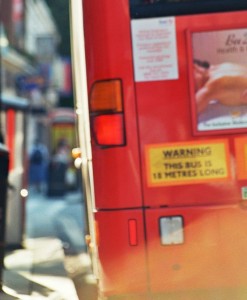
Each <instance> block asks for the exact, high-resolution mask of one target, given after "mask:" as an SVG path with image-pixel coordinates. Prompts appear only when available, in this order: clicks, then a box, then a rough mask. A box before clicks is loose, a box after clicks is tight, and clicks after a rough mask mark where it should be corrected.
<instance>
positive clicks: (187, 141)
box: [71, 0, 247, 300]
mask: <svg viewBox="0 0 247 300" xmlns="http://www.w3.org/2000/svg"><path fill="white" fill-rule="evenodd" d="M81 2H82V3H81ZM80 4H82V5H81V6H80ZM71 6H72V18H71V21H72V43H73V55H74V79H75V93H76V97H77V102H76V110H77V113H78V126H79V127H78V129H79V132H80V142H81V148H82V161H83V162H84V164H83V166H82V170H83V174H84V176H87V177H84V178H85V181H84V184H85V186H86V192H88V197H87V198H88V200H87V203H88V207H89V208H88V212H89V228H90V230H91V234H92V245H91V246H92V247H94V248H92V249H93V250H92V251H93V253H94V254H96V255H97V263H98V274H97V276H98V278H99V290H100V295H101V296H100V297H102V299H108V298H109V299H115V297H116V299H128V300H129V299H183V300H184V299H244V297H245V295H246V294H247V262H246V260H245V254H246V250H247V235H246V227H245V226H247V210H246V207H247V206H246V203H247V202H246V200H247V168H246V166H247V161H246V153H247V152H246V151H247V138H246V132H247V106H246V104H247V98H246V94H247V93H246V92H247V82H246V81H247V72H246V66H247V59H246V57H247V56H246V54H247V4H246V1H238V0H234V1H233V0H176V1H175V0H174V1H173V0H122V1H109V0H101V1H98V0H84V1H79V0H78V1H71ZM82 11H83V18H82V16H81V13H82ZM83 24H84V29H83ZM83 33H84V34H85V40H84V39H83ZM84 41H85V57H84V43H83V42H84ZM84 59H85V61H84ZM84 63H85V65H86V71H84V69H83V68H84ZM80 76H81V77H80ZM85 78H87V82H86V83H84V80H85ZM87 90H88V95H89V96H88V98H89V99H88V102H87ZM87 105H88V106H87ZM87 109H88V111H87ZM87 112H88V113H89V116H88V115H87ZM83 113H84V114H83ZM89 121H90V127H91V137H92V139H91V144H90V145H91V148H90V145H89V138H90V136H89V128H88V124H87V123H88V122H89ZM85 124H86V125H85ZM91 150H92V152H91ZM91 160H92V162H91ZM88 184H91V186H90V185H89V186H88ZM94 220H95V223H96V229H95V230H94V229H93V221H94ZM119 296H122V297H121V298H118V297H119Z"/></svg>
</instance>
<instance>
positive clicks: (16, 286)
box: [0, 195, 98, 300]
mask: <svg viewBox="0 0 247 300" xmlns="http://www.w3.org/2000/svg"><path fill="white" fill-rule="evenodd" d="M77 198H78V197H77ZM75 199H76V197H75V195H74V196H73V197H70V198H69V197H68V199H63V200H62V201H64V200H67V201H66V202H64V203H65V205H67V204H68V205H70V206H73V205H72V204H73V203H74V204H76V203H77V202H76V200H75ZM29 201H30V203H29V205H27V211H28V213H29V214H32V215H33V214H34V215H35V213H37V212H36V210H37V209H38V210H39V209H40V205H44V204H45V205H46V206H47V205H50V208H51V209H50V211H51V210H52V208H53V211H56V212H59V213H61V212H63V211H64V208H63V209H62V210H61V205H62V204H61V203H60V204H59V201H56V200H54V199H53V200H52V201H51V199H45V198H44V197H43V198H42V197H40V198H39V197H31V199H30V200H29ZM47 201H48V202H47ZM38 203H40V204H38ZM48 203H49V204H48ZM58 204H59V205H60V208H59V210H56V209H54V205H55V206H57V205H58ZM71 212H72V211H70V213H71ZM53 219H54V221H55V224H56V233H57V236H56V235H55V234H54V233H52V234H50V235H49V234H46V232H42V233H43V234H37V232H38V231H33V228H35V226H37V227H45V225H44V224H49V228H48V230H51V228H50V225H51V224H50V223H49V220H48V221H44V224H39V223H38V224H36V225H35V224H31V223H32V222H34V220H33V219H32V218H28V220H29V221H27V223H28V222H29V224H27V237H26V238H25V240H24V242H23V248H21V249H17V250H11V251H10V250H8V249H7V250H6V251H5V258H4V269H3V270H2V282H3V288H2V291H0V300H14V299H20V300H30V299H32V300H42V299H50V300H97V299H98V298H97V284H96V280H95V278H94V276H93V274H92V271H91V262H90V257H89V255H88V254H87V252H86V250H85V247H84V245H81V247H79V246H78V245H77V244H76V245H73V242H74V241H76V239H75V237H76V235H77V234H78V229H77V230H75V227H73V228H72V231H71V232H73V230H75V234H76V235H75V236H73V235H72V236H70V237H67V236H66V234H67V233H68V232H67V231H68V230H67V231H66V232H64V229H65V228H67V225H71V226H75V224H74V223H73V222H72V221H70V222H69V219H68V216H67V215H66V214H65V215H64V216H63V218H59V222H58V218H54V216H53ZM55 219H56V220H55ZM62 219H64V220H65V223H63V222H62ZM72 219H73V218H72ZM30 220H32V221H30ZM30 222H31V223H30ZM37 222H39V221H38V220H37V218H36V223H37ZM32 225H33V226H32ZM28 228H29V229H28ZM31 228H32V231H31V230H30V229H31ZM58 229H59V230H58ZM67 229H68V228H67ZM42 230H44V228H43V229H42ZM60 231H61V232H62V233H63V236H60V235H61V232H60ZM70 244H72V246H73V247H74V246H75V248H73V247H72V250H73V249H75V250H76V251H71V247H70V246H71V245H70ZM66 245H68V246H69V251H68V249H66V247H65V246H66Z"/></svg>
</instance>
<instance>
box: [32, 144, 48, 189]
mask: <svg viewBox="0 0 247 300" xmlns="http://www.w3.org/2000/svg"><path fill="white" fill-rule="evenodd" d="M48 160H49V153H48V149H47V147H46V146H45V145H44V144H43V143H41V141H40V140H39V139H36V140H35V142H34V145H33V147H32V149H31V151H30V155H29V183H30V186H31V187H33V188H34V190H35V191H36V192H38V193H41V192H45V189H46V181H47V166H48Z"/></svg>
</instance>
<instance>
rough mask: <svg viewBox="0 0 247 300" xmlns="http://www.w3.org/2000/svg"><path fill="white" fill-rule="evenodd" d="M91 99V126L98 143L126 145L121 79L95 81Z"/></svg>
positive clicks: (109, 145) (111, 145) (113, 145)
mask: <svg viewBox="0 0 247 300" xmlns="http://www.w3.org/2000/svg"><path fill="white" fill-rule="evenodd" d="M89 101H90V103H89V104H90V116H91V128H92V134H93V137H94V140H95V142H96V144H97V145H99V146H101V147H115V146H124V145H126V137H125V126H124V109H123V96H122V82H121V80H119V79H112V80H103V81H97V82H95V83H94V85H93V87H92V90H91V93H90V99H89Z"/></svg>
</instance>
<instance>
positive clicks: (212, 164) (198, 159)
mask: <svg viewBox="0 0 247 300" xmlns="http://www.w3.org/2000/svg"><path fill="white" fill-rule="evenodd" d="M146 165H147V178H148V185H149V186H162V185H181V184H195V183H203V182H207V181H215V180H228V179H229V178H230V171H229V165H230V161H229V149H228V142H227V140H223V139H222V140H212V141H199V142H198V141H197V142H185V143H173V144H158V145H148V146H146Z"/></svg>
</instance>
